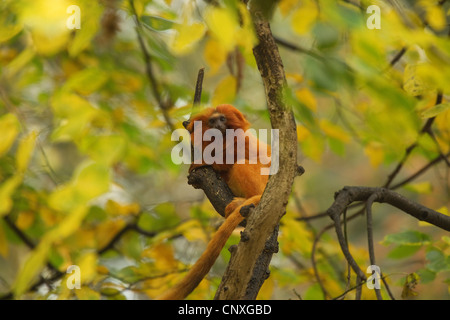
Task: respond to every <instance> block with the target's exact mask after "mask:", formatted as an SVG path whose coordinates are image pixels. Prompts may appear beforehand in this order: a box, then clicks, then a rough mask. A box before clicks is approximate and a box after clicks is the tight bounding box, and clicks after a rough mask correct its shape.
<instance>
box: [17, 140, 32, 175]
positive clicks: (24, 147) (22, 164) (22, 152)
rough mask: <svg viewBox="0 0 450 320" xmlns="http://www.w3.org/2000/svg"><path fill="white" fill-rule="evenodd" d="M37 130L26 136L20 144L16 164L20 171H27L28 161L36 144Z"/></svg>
mask: <svg viewBox="0 0 450 320" xmlns="http://www.w3.org/2000/svg"><path fill="white" fill-rule="evenodd" d="M36 137H37V132H36V131H33V132H31V133H30V134H29V135H28V136H26V137H25V138H24V139H23V140H22V141H21V142H20V144H19V147H18V149H17V155H16V166H17V170H18V171H19V172H20V173H23V172H25V171H26V169H27V166H28V162H29V161H30V158H31V154H32V152H33V150H34V146H35V144H36Z"/></svg>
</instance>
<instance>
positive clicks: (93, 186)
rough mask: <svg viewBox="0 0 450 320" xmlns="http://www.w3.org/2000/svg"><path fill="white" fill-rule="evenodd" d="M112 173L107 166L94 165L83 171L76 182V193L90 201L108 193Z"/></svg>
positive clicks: (86, 167)
mask: <svg viewBox="0 0 450 320" xmlns="http://www.w3.org/2000/svg"><path fill="white" fill-rule="evenodd" d="M109 184H110V172H109V168H108V167H107V166H104V165H101V164H98V163H92V164H89V165H87V166H85V167H84V168H82V169H81V171H80V172H79V174H78V175H77V177H76V180H75V191H76V192H77V193H78V194H79V195H81V196H82V198H83V200H85V201H88V200H91V199H93V198H95V197H98V196H100V195H102V194H103V193H105V192H107V191H108V189H109Z"/></svg>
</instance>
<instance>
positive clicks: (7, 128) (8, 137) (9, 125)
mask: <svg viewBox="0 0 450 320" xmlns="http://www.w3.org/2000/svg"><path fill="white" fill-rule="evenodd" d="M0 128H1V130H2V138H1V139H0V157H1V156H2V155H3V154H4V153H6V152H8V150H9V149H10V148H11V146H12V144H13V143H14V140H15V139H16V137H17V135H18V134H19V130H20V126H19V121H18V120H17V118H16V116H15V115H13V114H12V113H7V114H5V115H4V116H1V117H0Z"/></svg>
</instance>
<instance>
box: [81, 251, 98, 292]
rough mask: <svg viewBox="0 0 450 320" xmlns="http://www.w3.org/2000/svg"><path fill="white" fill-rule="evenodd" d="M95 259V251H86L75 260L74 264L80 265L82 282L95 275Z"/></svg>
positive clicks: (87, 281)
mask: <svg viewBox="0 0 450 320" xmlns="http://www.w3.org/2000/svg"><path fill="white" fill-rule="evenodd" d="M97 259H98V257H97V254H96V253H95V252H88V253H85V254H84V255H82V256H81V257H80V258H79V260H78V261H76V265H77V266H79V267H80V273H81V283H82V284H86V283H89V282H91V281H92V280H93V279H94V277H95V276H96V275H97Z"/></svg>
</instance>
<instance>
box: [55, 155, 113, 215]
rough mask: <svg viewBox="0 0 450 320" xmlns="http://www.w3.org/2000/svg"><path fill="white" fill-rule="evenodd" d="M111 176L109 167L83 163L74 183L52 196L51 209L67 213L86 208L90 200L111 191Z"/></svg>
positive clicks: (73, 180)
mask: <svg viewBox="0 0 450 320" xmlns="http://www.w3.org/2000/svg"><path fill="white" fill-rule="evenodd" d="M109 175H110V173H109V169H108V167H105V166H103V165H101V164H97V163H91V164H87V165H86V164H85V163H82V164H81V165H80V166H79V168H78V169H77V172H76V173H75V175H74V177H73V178H72V181H70V182H69V183H67V184H66V185H63V186H61V187H59V188H58V189H56V190H55V191H53V193H52V194H51V195H50V197H49V205H50V207H52V208H53V209H55V210H59V211H65V212H69V211H72V210H75V209H77V208H79V207H84V206H85V205H86V203H87V202H88V201H89V200H92V199H94V198H96V197H98V196H100V195H101V194H103V193H105V192H106V191H108V190H109V182H110V177H109Z"/></svg>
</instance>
